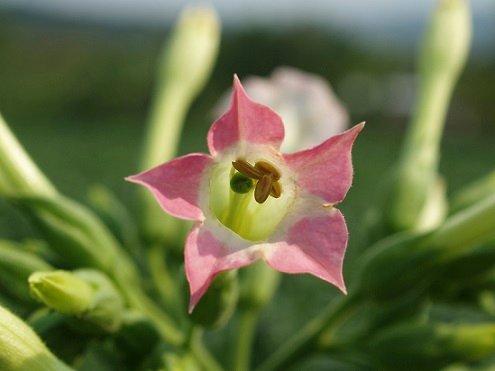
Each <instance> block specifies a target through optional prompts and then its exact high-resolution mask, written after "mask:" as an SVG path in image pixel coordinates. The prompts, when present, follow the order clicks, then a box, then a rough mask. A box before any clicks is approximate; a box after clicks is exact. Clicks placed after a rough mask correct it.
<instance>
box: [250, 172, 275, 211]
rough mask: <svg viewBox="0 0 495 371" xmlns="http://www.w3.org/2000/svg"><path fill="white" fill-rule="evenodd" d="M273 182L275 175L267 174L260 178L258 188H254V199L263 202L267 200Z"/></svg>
mask: <svg viewBox="0 0 495 371" xmlns="http://www.w3.org/2000/svg"><path fill="white" fill-rule="evenodd" d="M272 184H273V177H272V175H271V174H266V175H263V176H262V177H261V179H260V180H258V183H256V188H255V189H254V199H255V200H256V202H257V203H259V204H262V203H263V202H265V201H266V199H267V198H268V196H269V195H270V192H271V189H272Z"/></svg>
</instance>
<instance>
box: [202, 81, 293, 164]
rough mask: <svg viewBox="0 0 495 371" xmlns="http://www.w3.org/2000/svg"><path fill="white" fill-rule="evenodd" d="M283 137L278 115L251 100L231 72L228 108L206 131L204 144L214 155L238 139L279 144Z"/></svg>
mask: <svg viewBox="0 0 495 371" xmlns="http://www.w3.org/2000/svg"><path fill="white" fill-rule="evenodd" d="M283 139H284V125H283V123H282V119H281V118H280V116H279V115H277V114H276V113H275V112H274V111H272V110H271V109H270V108H268V107H266V106H263V105H261V104H258V103H255V102H253V101H252V100H251V99H250V98H249V97H248V96H247V95H246V92H245V91H244V88H243V87H242V85H241V82H240V81H239V79H238V78H237V76H234V94H233V96H232V102H231V104H230V108H229V110H228V111H227V112H226V113H225V114H224V115H223V116H222V117H220V118H219V119H218V120H217V121H216V122H215V123H214V124H213V126H212V127H211V129H210V131H209V132H208V148H209V149H210V153H211V154H212V155H215V154H216V153H218V152H222V151H223V150H225V149H226V148H229V147H231V146H233V145H235V144H237V143H238V142H239V141H241V140H242V141H245V142H248V143H251V144H254V143H259V144H266V145H271V146H273V147H275V148H279V147H280V144H281V143H282V140H283Z"/></svg>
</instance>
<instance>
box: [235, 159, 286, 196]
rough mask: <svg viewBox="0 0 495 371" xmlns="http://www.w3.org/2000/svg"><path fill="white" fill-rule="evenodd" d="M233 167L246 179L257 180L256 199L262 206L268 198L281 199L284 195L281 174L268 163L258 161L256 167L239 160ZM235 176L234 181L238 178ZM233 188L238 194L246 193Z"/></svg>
mask: <svg viewBox="0 0 495 371" xmlns="http://www.w3.org/2000/svg"><path fill="white" fill-rule="evenodd" d="M232 166H233V167H234V169H236V170H237V171H238V172H239V173H240V174H242V175H244V177H245V178H247V179H249V178H251V179H254V180H256V181H257V182H256V187H255V189H254V199H255V200H256V202H257V203H259V204H262V203H263V202H265V201H266V200H267V198H268V196H272V197H274V198H279V197H280V196H281V195H282V186H281V185H280V183H279V182H278V181H279V179H280V172H279V171H278V170H277V169H276V168H275V166H273V165H272V164H270V163H269V162H266V161H257V162H256V163H255V164H254V166H253V165H251V164H250V163H249V162H247V161H246V160H243V159H237V160H236V161H233V162H232ZM236 175H237V174H234V176H233V177H232V179H234V178H235V177H236ZM230 184H231V188H232V190H233V191H234V192H236V193H246V192H240V191H237V187H233V186H232V181H231V183H230Z"/></svg>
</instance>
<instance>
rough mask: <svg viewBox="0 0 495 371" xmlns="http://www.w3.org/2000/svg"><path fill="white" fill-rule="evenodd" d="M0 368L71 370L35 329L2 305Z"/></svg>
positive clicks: (0, 309) (16, 370)
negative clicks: (53, 352) (50, 349)
mask: <svg viewBox="0 0 495 371" xmlns="http://www.w3.org/2000/svg"><path fill="white" fill-rule="evenodd" d="M0 370H2V371H32V370H36V371H71V370H72V369H71V368H70V367H68V366H66V365H65V364H64V363H63V362H61V361H60V360H58V359H57V358H55V356H54V355H53V354H52V353H51V352H50V351H49V350H48V349H47V348H46V346H45V345H44V344H43V342H42V341H41V340H40V338H39V337H38V336H37V335H36V334H35V333H34V331H33V330H32V329H31V328H30V327H29V326H28V325H27V324H26V323H24V322H23V321H22V320H21V319H20V318H18V317H16V316H15V315H13V314H12V313H10V312H9V311H8V310H6V309H5V308H3V307H1V306H0Z"/></svg>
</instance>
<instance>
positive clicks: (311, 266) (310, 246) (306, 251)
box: [264, 208, 348, 293]
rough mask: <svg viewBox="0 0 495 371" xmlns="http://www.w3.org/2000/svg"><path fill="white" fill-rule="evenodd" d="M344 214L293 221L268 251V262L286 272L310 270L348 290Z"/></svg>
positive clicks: (334, 212)
mask: <svg viewBox="0 0 495 371" xmlns="http://www.w3.org/2000/svg"><path fill="white" fill-rule="evenodd" d="M347 236H348V233H347V227H346V225H345V221H344V216H343V215H342V213H341V212H340V211H339V210H337V209H335V208H332V209H330V213H328V214H327V215H316V216H307V217H304V218H302V219H299V220H298V221H296V222H295V223H294V224H292V225H291V226H290V227H289V229H288V231H287V234H286V236H285V237H284V239H281V240H280V241H279V242H275V243H273V244H271V245H270V246H269V248H267V249H266V250H265V251H264V255H265V259H266V261H267V263H268V264H269V265H270V266H272V267H273V268H274V269H276V270H278V271H280V272H284V273H309V274H312V275H314V276H316V277H318V278H321V279H322V280H325V281H327V282H330V283H331V284H333V285H335V286H337V287H338V288H339V289H340V290H341V291H342V292H344V293H346V288H345V284H344V279H343V276H342V264H343V261H344V254H345V250H346V247H347Z"/></svg>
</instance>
